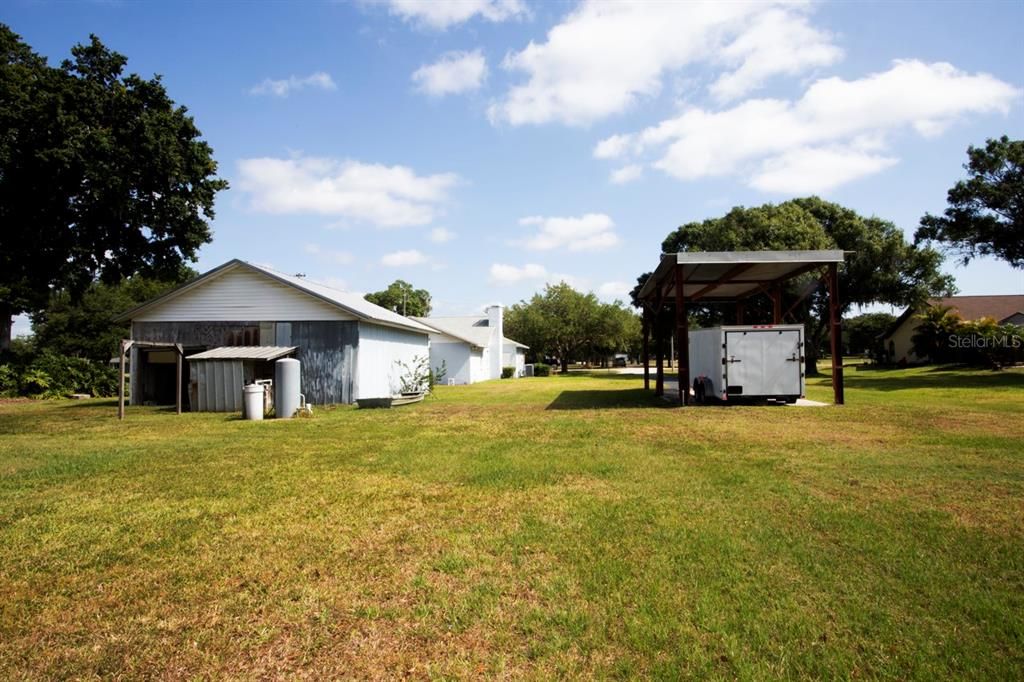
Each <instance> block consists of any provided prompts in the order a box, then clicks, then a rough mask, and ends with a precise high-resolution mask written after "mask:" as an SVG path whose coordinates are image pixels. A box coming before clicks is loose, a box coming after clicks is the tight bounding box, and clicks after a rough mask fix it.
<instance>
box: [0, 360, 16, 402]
mask: <svg viewBox="0 0 1024 682" xmlns="http://www.w3.org/2000/svg"><path fill="white" fill-rule="evenodd" d="M16 395H18V370H16V369H15V368H14V367H13V366H12V365H0V397H4V398H12V397H14V396H16Z"/></svg>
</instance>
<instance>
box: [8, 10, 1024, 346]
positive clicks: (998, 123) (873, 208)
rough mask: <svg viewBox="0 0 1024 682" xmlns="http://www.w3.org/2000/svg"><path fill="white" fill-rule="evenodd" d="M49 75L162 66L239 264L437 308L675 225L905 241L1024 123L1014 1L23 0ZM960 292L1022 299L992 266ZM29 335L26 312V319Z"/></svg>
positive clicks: (503, 292)
mask: <svg viewBox="0 0 1024 682" xmlns="http://www.w3.org/2000/svg"><path fill="white" fill-rule="evenodd" d="M0 21H3V22H4V23H7V24H9V25H10V26H11V27H12V28H13V29H14V30H15V31H16V32H18V33H19V34H21V35H22V37H23V38H24V39H25V40H26V41H27V42H28V43H29V44H30V45H31V46H32V47H33V48H34V49H35V50H36V51H38V52H40V53H41V54H43V55H45V56H47V57H48V58H49V59H50V61H51V63H54V64H56V63H58V62H59V61H60V60H61V59H62V58H64V57H66V56H67V55H68V51H69V49H70V47H71V45H73V44H74V43H76V42H82V41H85V40H86V39H87V37H88V34H89V33H95V34H97V35H98V36H99V37H100V38H101V39H102V40H103V41H104V43H105V44H107V45H108V46H109V47H111V48H113V49H115V50H117V51H119V52H122V53H123V54H125V55H127V56H128V58H129V70H130V71H134V72H137V73H140V74H142V75H144V76H149V75H152V74H154V73H158V74H162V76H163V78H164V82H165V83H166V86H167V89H168V91H169V93H170V95H171V97H172V98H174V99H175V100H176V101H177V102H179V103H181V104H185V105H186V106H188V108H189V109H190V111H191V112H192V114H193V115H194V116H195V118H196V122H197V124H198V126H199V128H200V129H201V130H202V131H203V134H204V137H205V139H206V140H207V141H208V142H209V143H210V144H211V145H212V146H213V148H214V152H215V156H216V158H217V160H218V162H219V164H220V174H221V175H222V177H225V178H227V179H228V180H229V182H230V183H231V189H230V190H228V191H226V192H224V193H222V194H221V195H220V196H219V198H218V201H217V216H216V219H215V221H214V222H213V232H214V241H213V243H211V244H209V245H207V246H206V247H204V248H203V250H202V252H201V258H200V262H199V268H200V269H201V270H205V269H209V268H211V267H214V266H216V265H218V264H220V263H222V262H224V261H226V260H228V259H230V258H236V257H237V258H243V259H246V260H252V261H256V262H259V263H264V264H268V265H271V266H272V267H275V268H278V269H280V270H284V271H286V272H290V273H294V272H303V273H306V275H307V276H309V277H310V278H312V279H317V280H319V281H323V282H325V283H328V284H333V285H335V286H339V287H342V288H346V289H349V290H353V291H372V290H376V289H380V288H382V287H384V286H385V285H386V284H388V283H389V282H391V281H392V280H394V279H396V278H398V277H401V278H403V279H406V280H408V281H411V282H412V283H414V284H415V285H416V286H419V287H424V288H426V289H428V290H429V291H431V293H432V294H433V296H434V300H435V310H436V312H437V313H438V314H465V313H471V312H474V311H477V310H479V309H481V308H482V307H483V306H484V305H485V304H487V303H490V302H502V303H506V304H510V303H514V302H515V301H518V300H520V299H522V298H525V297H528V296H529V295H531V294H532V293H533V292H534V291H536V290H538V289H539V288H541V287H542V286H543V285H544V283H545V282H547V281H554V280H557V279H561V278H566V279H568V281H570V282H571V283H573V284H574V285H576V286H577V287H579V288H584V289H591V290H594V291H595V292H597V293H598V294H599V295H600V296H602V298H606V299H611V298H614V297H616V296H620V297H621V296H624V292H625V291H627V290H628V288H629V287H630V286H631V284H632V283H633V281H634V280H635V278H636V276H637V275H638V274H640V273H641V272H644V271H647V270H650V269H652V268H653V267H654V266H655V265H656V263H657V259H658V254H659V251H660V248H659V246H660V243H661V240H662V239H663V238H664V236H665V235H666V234H667V233H668V232H669V231H671V230H672V229H674V228H675V227H676V226H677V225H679V224H681V223H684V222H688V221H691V220H700V219H703V218H708V217H713V216H717V215H721V214H722V213H724V212H725V211H726V210H728V209H729V208H730V207H732V206H734V205H758V204H762V203H765V202H778V201H784V200H786V199H788V198H791V197H794V196H804V195H807V194H811V193H817V194H819V195H821V196H823V197H825V198H827V199H829V200H833V201H837V202H839V203H841V204H844V205H846V206H849V207H851V208H854V209H856V210H857V211H860V212H861V213H864V214H868V215H877V216H880V217H884V218H887V219H890V220H892V221H894V222H895V223H896V224H897V225H899V226H900V227H901V228H902V229H903V230H904V231H905V232H906V233H907V234H908V235H912V233H913V231H914V229H915V227H916V225H917V222H918V219H919V218H920V216H921V215H922V214H923V213H925V212H928V211H930V212H939V211H941V210H942V209H943V208H944V206H945V196H946V191H947V190H948V188H949V187H950V186H951V185H952V184H953V182H955V181H956V180H957V179H958V178H959V177H961V175H962V169H961V165H962V164H963V162H964V159H965V150H966V148H967V146H968V145H969V144H981V143H983V142H984V140H985V139H986V138H987V137H993V136H998V135H1002V134H1008V135H1010V136H1011V137H1015V138H1017V139H1020V138H1021V137H1022V136H1024V115H1022V112H1024V68H1022V65H1024V48H1022V43H1024V41H1021V40H1020V36H1021V33H1020V27H1021V26H1022V25H1024V3H1019V2H1013V3H1011V2H1005V3H991V4H986V3H977V2H971V3H924V2H915V3H878V4H870V3H843V4H828V3H823V4H807V5H801V4H786V5H774V4H771V3H767V2H765V3H757V4H752V5H744V4H741V3H717V4H713V5H698V4H682V3H674V4H673V3H653V2H649V3H640V4H635V5H630V4H612V3H598V4H594V3H576V2H565V3H554V2H544V3H541V2H533V1H531V0H464V1H458V2H445V1H442V0H435V1H434V2H430V3H426V2H415V1H412V0H393V1H383V2H356V3H344V2H324V3H314V2H308V3H273V4H271V3H157V2H145V3H141V2H140V3H133V2H90V3H67V2H59V3H58V2H45V1H40V0H33V1H31V2H27V1H20V0H15V1H13V2H7V3H5V4H4V5H3V7H2V8H0ZM947 268H948V270H949V271H950V272H951V273H953V274H954V275H955V276H956V279H957V284H958V286H959V288H960V290H961V292H962V293H965V294H982V293H1021V292H1022V291H1024V274H1022V273H1021V272H1020V271H1014V270H1012V269H1010V268H1009V267H1008V266H1006V265H1005V264H1002V263H999V262H997V261H990V260H985V261H979V262H976V263H972V264H971V265H970V266H968V267H959V266H957V265H955V264H954V263H953V262H950V263H948V265H947ZM19 329H20V330H22V331H23V330H24V329H25V326H24V322H23V321H22V322H21V324H20V325H19Z"/></svg>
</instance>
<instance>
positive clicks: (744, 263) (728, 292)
mask: <svg viewBox="0 0 1024 682" xmlns="http://www.w3.org/2000/svg"><path fill="white" fill-rule="evenodd" d="M844 258H845V252H843V251H839V250H821V251H681V252H679V253H666V254H662V256H661V261H660V262H659V263H658V267H657V268H656V269H655V271H654V274H652V275H651V276H650V277H648V278H647V281H646V282H644V285H643V287H642V288H641V289H640V293H639V295H638V298H639V299H654V298H656V294H657V291H658V288H659V287H660V288H661V294H662V296H664V297H671V296H674V295H675V277H673V276H672V271H673V270H674V268H675V266H676V265H681V266H682V269H683V281H684V284H683V294H684V295H685V296H686V297H687V298H689V299H690V300H696V299H698V298H700V299H728V300H734V299H738V298H745V297H747V296H751V295H753V294H755V293H757V292H758V291H761V290H763V289H764V287H765V285H767V284H771V283H774V282H781V281H784V280H786V279H789V278H790V277H796V276H797V275H799V274H801V273H804V272H808V271H810V270H812V269H814V268H817V267H820V266H822V265H826V264H828V263H842V262H843V260H844Z"/></svg>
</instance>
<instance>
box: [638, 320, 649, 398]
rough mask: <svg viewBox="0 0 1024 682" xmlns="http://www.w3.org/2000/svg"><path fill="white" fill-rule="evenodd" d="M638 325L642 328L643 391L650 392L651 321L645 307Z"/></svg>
mask: <svg viewBox="0 0 1024 682" xmlns="http://www.w3.org/2000/svg"><path fill="white" fill-rule="evenodd" d="M640 325H641V327H642V328H643V339H644V340H643V353H642V356H643V362H644V390H645V391H649V390H651V368H650V367H649V361H650V348H649V346H650V336H651V321H650V314H649V313H648V311H647V306H644V307H643V312H642V314H641V317H640Z"/></svg>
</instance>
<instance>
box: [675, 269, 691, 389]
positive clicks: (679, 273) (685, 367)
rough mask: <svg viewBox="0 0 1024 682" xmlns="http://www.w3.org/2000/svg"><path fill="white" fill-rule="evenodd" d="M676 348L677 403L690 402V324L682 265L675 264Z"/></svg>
mask: <svg viewBox="0 0 1024 682" xmlns="http://www.w3.org/2000/svg"><path fill="white" fill-rule="evenodd" d="M675 270H676V272H675V275H676V306H675V307H676V338H677V339H678V342H677V343H676V349H677V351H678V353H679V355H678V360H677V362H676V368H677V369H678V371H679V404H680V405H689V404H690V325H689V323H688V321H687V315H686V295H685V294H684V293H683V266H682V265H679V264H676V268H675Z"/></svg>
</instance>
